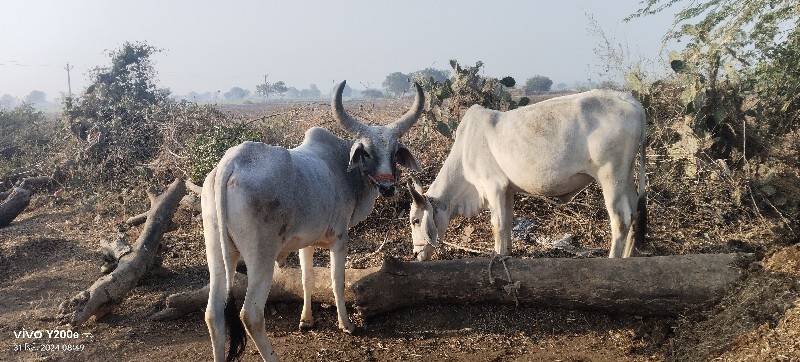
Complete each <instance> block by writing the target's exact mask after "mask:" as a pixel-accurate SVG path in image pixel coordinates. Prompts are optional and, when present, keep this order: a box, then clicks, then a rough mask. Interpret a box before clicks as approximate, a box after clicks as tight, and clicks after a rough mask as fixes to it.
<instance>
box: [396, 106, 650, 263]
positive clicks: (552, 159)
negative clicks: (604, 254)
mask: <svg viewBox="0 0 800 362" xmlns="http://www.w3.org/2000/svg"><path fill="white" fill-rule="evenodd" d="M645 126H646V119H645V111H644V109H643V108H642V106H641V104H639V102H637V101H636V100H635V99H634V98H633V97H632V96H631V95H630V94H627V93H621V92H616V91H609V90H593V91H589V92H585V93H580V94H574V95H569V96H564V97H558V98H553V99H550V100H547V101H544V102H540V103H537V104H533V105H530V106H526V107H522V108H518V109H515V110H511V111H508V112H498V111H493V110H488V109H485V108H483V107H481V106H478V105H475V106H472V107H471V108H469V109H468V110H467V112H466V113H465V114H464V117H463V119H462V120H461V123H460V124H459V126H458V130H457V131H456V139H455V142H454V143H453V148H452V150H451V151H450V154H449V155H448V156H447V159H446V160H445V162H444V165H443V166H442V168H441V170H440V171H439V174H438V175H437V176H436V179H435V180H434V181H433V183H432V184H431V185H430V188H429V189H428V191H427V192H425V193H424V195H423V191H422V187H421V185H419V183H418V182H417V181H416V180H415V185H414V186H413V187H412V186H410V185H409V190H410V191H411V194H412V199H413V202H412V206H411V212H410V214H409V220H410V222H411V231H412V238H413V243H414V253H415V254H416V255H417V259H419V260H427V259H428V258H430V256H431V254H432V253H433V251H434V247H435V246H436V245H437V244H438V240H440V239H442V238H443V237H444V233H445V230H446V229H447V226H448V223H449V222H450V220H451V219H452V218H453V217H454V216H456V215H464V216H468V217H469V216H474V215H476V214H477V213H478V212H480V211H481V210H485V209H486V208H488V209H489V210H490V211H491V222H492V228H493V234H494V242H495V252H496V253H498V254H500V255H507V254H508V253H509V248H510V246H511V226H512V225H511V224H512V220H513V217H514V195H515V194H517V193H527V194H535V195H543V196H551V197H557V198H558V199H559V200H560V201H561V202H568V201H570V200H572V198H573V197H574V196H575V195H576V194H577V193H578V192H580V191H581V190H583V189H584V188H585V187H586V186H588V185H589V184H590V183H591V182H592V181H597V183H598V184H599V185H600V187H601V188H602V190H603V198H604V199H605V205H606V209H607V210H608V215H609V219H610V220H609V221H610V223H611V237H612V239H611V249H610V252H609V257H612V258H613V257H629V256H630V255H631V251H632V249H633V244H634V235H633V234H635V239H636V240H641V239H643V238H644V231H645V227H646V223H647V221H646V215H647V213H646V194H645V190H644V185H645V177H646V176H645V155H644V147H645ZM637 150H638V152H639V154H640V164H639V190H638V205H637V190H636V185H635V183H634V178H633V167H634V160H635V159H636V153H637ZM637 211H638V215H637ZM629 231H630V232H629Z"/></svg>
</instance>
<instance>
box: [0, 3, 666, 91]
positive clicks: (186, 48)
mask: <svg viewBox="0 0 800 362" xmlns="http://www.w3.org/2000/svg"><path fill="white" fill-rule="evenodd" d="M639 7H641V5H640V4H639V0H596V1H585V0H584V1H579V0H555V1H553V0H548V1H535V0H529V1H503V0H491V1H490V0H484V1H475V0H457V1H436V0H427V1H421V0H419V1H418V0H404V1H346V0H344V1H302V0H297V1H266V0H261V1H255V0H254V1H198V0H195V1H184V0H158V1H156V0H152V1H151V0H147V1H141V0H139V1H110V0H102V1H99V0H98V1H84V0H77V1H64V0H47V1H45V0H36V1H30V0H0V9H1V10H2V14H3V15H2V20H1V21H0V34H3V36H2V39H3V40H2V42H0V95H2V94H11V95H13V96H16V97H19V98H22V97H24V96H26V95H27V94H29V93H30V92H31V91H33V90H40V91H43V92H45V93H47V98H48V99H53V98H56V97H58V96H59V95H60V94H61V93H62V92H63V93H66V91H67V75H66V70H65V69H64V67H65V65H66V63H67V62H69V63H70V65H72V66H74V69H73V70H72V72H71V77H72V91H73V93H76V92H80V91H82V90H83V89H84V88H85V87H86V86H87V85H88V81H89V79H88V75H87V71H88V70H89V69H91V68H93V67H96V66H106V65H109V64H110V59H109V58H108V56H107V54H106V50H111V49H118V48H119V47H120V46H121V45H122V44H123V43H124V42H125V41H131V42H134V41H146V42H147V43H148V44H150V45H152V46H155V47H157V48H161V49H164V52H162V53H159V54H158V55H156V56H155V57H154V60H155V68H156V71H157V72H158V80H157V82H158V84H159V85H160V86H162V87H167V88H169V89H170V90H171V91H172V92H173V93H175V94H185V93H188V92H189V91H196V92H198V93H203V92H208V91H222V92H223V93H224V92H226V91H228V90H230V89H231V88H232V87H236V86H238V87H242V88H245V89H249V90H251V91H253V90H255V86H256V84H259V83H260V82H262V81H263V80H264V75H265V74H268V75H269V78H268V80H269V81H272V82H274V81H278V80H282V81H284V82H286V84H287V85H288V86H293V87H296V88H298V89H302V88H307V87H308V86H309V84H311V83H315V84H317V86H318V87H319V89H321V90H323V91H325V90H327V89H330V87H331V86H332V85H333V82H334V81H336V82H338V81H340V80H342V79H346V80H347V81H348V84H351V86H352V87H353V88H365V86H371V87H375V88H380V87H381V83H382V82H383V80H384V79H385V78H386V76H387V75H388V74H390V73H392V72H396V71H399V72H403V73H409V72H412V71H415V70H419V69H424V68H427V67H435V68H440V69H450V67H449V64H448V61H449V60H450V59H457V60H458V61H459V62H460V63H462V64H465V65H474V63H475V62H476V61H478V60H481V61H483V62H484V64H485V67H484V74H485V75H487V76H494V77H502V76H506V75H511V76H513V77H514V78H515V79H516V80H517V82H518V83H524V81H525V80H526V79H527V78H529V77H531V76H533V75H536V74H542V75H545V76H548V77H550V78H551V79H552V80H553V81H555V82H556V83H558V82H564V83H567V84H573V83H574V82H575V81H585V80H586V79H587V78H588V77H589V76H590V73H591V76H592V79H593V80H599V77H598V76H597V72H599V71H600V69H601V59H599V58H598V57H597V56H596V55H595V52H594V49H595V48H596V47H597V44H598V43H599V41H600V39H599V38H598V37H597V36H594V35H592V34H591V32H590V31H589V30H588V28H589V22H590V21H589V17H588V16H587V14H590V15H592V16H593V17H594V18H595V19H596V21H597V23H598V24H599V25H600V27H601V28H602V30H603V31H604V32H605V33H606V35H608V36H609V37H610V38H612V40H614V41H615V42H617V43H622V44H624V45H626V46H627V48H628V49H629V51H630V52H631V53H632V54H633V56H634V58H639V57H644V58H647V59H658V58H659V52H660V50H661V38H662V36H663V34H664V33H665V32H666V31H667V29H668V28H669V27H670V25H671V22H672V18H671V14H660V15H657V16H651V17H647V18H644V19H634V20H633V21H631V22H627V23H625V22H622V19H623V18H625V17H626V16H627V15H629V14H631V13H633V12H635V11H636V10H637V9H638V8H639Z"/></svg>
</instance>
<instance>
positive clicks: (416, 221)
mask: <svg viewBox="0 0 800 362" xmlns="http://www.w3.org/2000/svg"><path fill="white" fill-rule="evenodd" d="M411 225H419V219H414V220H411Z"/></svg>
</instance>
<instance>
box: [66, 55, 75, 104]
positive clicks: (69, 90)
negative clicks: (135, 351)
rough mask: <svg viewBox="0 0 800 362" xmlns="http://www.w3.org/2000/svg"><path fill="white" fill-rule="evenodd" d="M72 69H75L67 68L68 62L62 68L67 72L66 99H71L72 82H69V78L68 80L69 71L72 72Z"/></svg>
mask: <svg viewBox="0 0 800 362" xmlns="http://www.w3.org/2000/svg"><path fill="white" fill-rule="evenodd" d="M72 68H75V67H74V66H72V67H70V66H69V62H67V66H66V67H64V69H66V70H67V96H68V97H72V82H71V81H70V78H69V71H70V70H72Z"/></svg>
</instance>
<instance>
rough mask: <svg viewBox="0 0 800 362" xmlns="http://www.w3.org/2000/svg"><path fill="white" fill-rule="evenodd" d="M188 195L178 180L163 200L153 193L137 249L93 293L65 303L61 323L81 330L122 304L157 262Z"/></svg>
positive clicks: (60, 313) (59, 317)
mask: <svg viewBox="0 0 800 362" xmlns="http://www.w3.org/2000/svg"><path fill="white" fill-rule="evenodd" d="M185 194H186V187H185V186H184V184H183V182H181V181H180V180H175V181H174V182H173V183H172V184H171V185H170V186H169V188H168V189H167V190H166V191H165V192H164V193H163V194H161V195H159V196H156V195H155V191H154V190H152V189H151V190H149V191H148V197H149V198H150V205H151V207H150V211H148V212H147V222H146V223H145V225H144V227H143V228H142V233H141V235H139V238H138V239H137V240H136V243H135V244H134V245H133V249H132V250H131V251H130V252H129V253H125V254H124V255H121V256H120V257H119V261H118V264H117V267H116V268H115V269H114V270H113V271H112V272H111V273H110V274H107V275H104V276H102V277H100V279H98V280H97V281H96V282H95V283H94V284H92V286H91V287H89V289H86V290H84V291H81V292H79V293H78V294H77V295H75V297H73V298H72V299H70V300H67V301H64V302H63V303H61V305H60V306H59V315H58V320H59V322H61V323H62V324H70V325H72V326H78V325H80V324H82V323H83V322H85V321H87V320H88V319H89V318H91V317H92V316H97V317H98V318H99V317H101V316H102V315H104V314H105V313H107V312H108V311H110V310H111V309H113V308H114V307H115V306H116V305H117V304H119V303H120V302H122V300H123V299H124V298H125V296H126V295H127V294H128V293H129V292H130V291H131V289H133V287H135V286H136V283H137V282H138V281H139V278H141V277H142V276H143V275H144V274H145V273H146V272H147V270H148V269H149V268H150V267H151V266H152V265H153V262H154V261H155V260H156V256H157V255H156V254H157V252H158V250H159V244H160V242H161V236H162V235H163V234H164V232H165V231H166V229H167V228H168V227H169V226H170V225H171V224H172V215H173V214H174V213H175V210H176V209H177V207H178V202H179V201H180V200H181V198H182V197H183V195H185Z"/></svg>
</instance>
